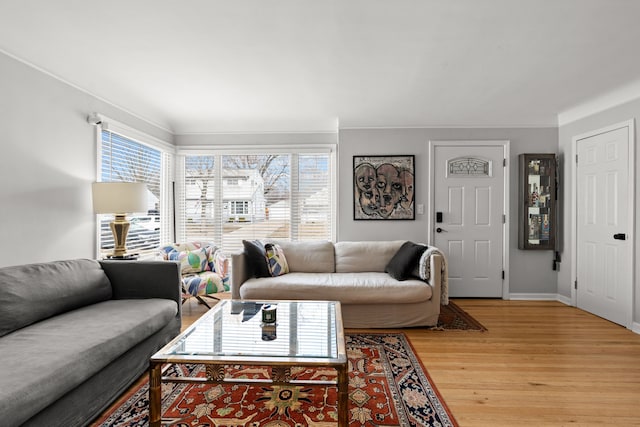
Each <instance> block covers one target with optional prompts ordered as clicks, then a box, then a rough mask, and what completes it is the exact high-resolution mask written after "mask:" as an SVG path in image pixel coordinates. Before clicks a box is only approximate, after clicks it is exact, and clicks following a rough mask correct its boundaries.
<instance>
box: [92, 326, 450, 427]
mask: <svg viewBox="0 0 640 427" xmlns="http://www.w3.org/2000/svg"><path fill="white" fill-rule="evenodd" d="M346 341H347V356H348V359H349V420H350V421H349V426H350V427H353V426H438V427H447V426H452V427H453V426H457V425H458V424H457V423H456V421H455V419H454V417H453V416H452V415H451V413H450V411H449V410H448V408H447V406H446V405H445V403H444V401H443V400H442V398H441V397H440V395H439V393H438V391H437V390H436V388H435V385H434V384H433V382H432V380H431V378H430V377H429V375H428V373H427V371H426V369H425V368H424V367H423V366H422V363H421V362H420V360H419V359H418V358H417V357H416V355H415V353H414V351H413V349H412V347H411V344H410V343H409V341H408V340H407V338H406V336H405V335H404V334H403V333H387V334H347V335H346ZM293 373H294V370H292V374H293ZM295 374H296V375H298V376H299V377H300V378H303V377H304V378H314V379H331V378H334V377H335V372H334V371H332V370H330V369H326V370H323V369H320V368H317V369H308V368H300V369H299V370H298V372H295ZM167 375H175V376H187V375H202V376H204V368H203V366H202V365H186V366H182V367H175V366H172V367H171V368H170V370H169V372H167ZM227 375H232V376H245V377H248V378H263V377H265V376H267V375H268V372H266V371H265V369H264V368H259V367H248V366H231V367H229V370H228V372H227ZM162 422H163V426H179V427H195V426H208V427H222V426H225V427H226V426H247V427H303V426H309V427H328V426H332V427H333V426H337V425H338V424H337V389H336V387H335V386H333V387H307V386H302V387H301V386H286V387H285V386H265V385H252V386H247V385H239V384H225V385H218V384H184V383H163V385H162ZM93 425H94V426H100V427H107V426H109V427H111V426H119V427H124V426H144V425H148V382H147V381H145V382H144V383H142V384H141V385H140V386H139V387H138V388H137V389H134V390H133V391H131V392H130V395H129V396H127V397H126V398H125V399H124V401H123V403H122V404H121V405H119V406H118V407H116V408H113V409H112V410H111V411H110V412H107V413H106V414H104V415H103V416H102V417H101V418H100V419H99V420H98V421H97V423H95V424H93Z"/></svg>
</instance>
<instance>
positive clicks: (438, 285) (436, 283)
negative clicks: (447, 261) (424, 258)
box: [426, 254, 443, 304]
mask: <svg viewBox="0 0 640 427" xmlns="http://www.w3.org/2000/svg"><path fill="white" fill-rule="evenodd" d="M429 262H430V263H431V274H430V276H429V278H428V279H427V280H426V282H427V283H428V284H429V285H431V288H432V289H433V291H432V292H433V295H432V296H431V299H432V300H433V301H434V302H435V303H437V304H440V299H441V295H442V262H443V258H442V255H439V254H432V255H431V256H429Z"/></svg>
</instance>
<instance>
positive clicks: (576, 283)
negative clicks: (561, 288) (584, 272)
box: [573, 280, 578, 289]
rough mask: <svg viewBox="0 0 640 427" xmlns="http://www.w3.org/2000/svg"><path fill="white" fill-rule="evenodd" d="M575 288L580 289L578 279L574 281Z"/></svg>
mask: <svg viewBox="0 0 640 427" xmlns="http://www.w3.org/2000/svg"><path fill="white" fill-rule="evenodd" d="M573 289H578V281H577V280H576V281H575V282H573Z"/></svg>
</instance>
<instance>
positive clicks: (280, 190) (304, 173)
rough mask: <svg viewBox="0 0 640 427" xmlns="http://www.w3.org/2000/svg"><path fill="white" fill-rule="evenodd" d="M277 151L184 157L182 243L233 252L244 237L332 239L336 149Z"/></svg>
mask: <svg viewBox="0 0 640 427" xmlns="http://www.w3.org/2000/svg"><path fill="white" fill-rule="evenodd" d="M265 151H271V150H266V149H265V150H261V152H265ZM279 151H282V152H281V153H275V154H257V153H250V152H249V153H247V152H239V153H238V154H229V153H216V152H215V151H212V153H211V154H200V153H193V154H192V153H190V152H189V151H187V150H185V151H183V152H180V153H179V156H178V161H177V172H178V178H177V185H176V190H177V191H176V201H177V203H176V205H177V210H176V211H177V221H176V222H177V235H178V236H179V238H178V240H180V241H194V240H210V241H214V242H215V243H216V244H218V245H220V246H222V248H223V249H224V250H226V251H228V252H235V251H238V250H240V249H241V248H242V240H244V239H283V240H316V239H324V240H333V236H334V233H335V224H334V222H335V218H334V215H333V212H334V207H333V194H334V188H333V186H334V184H333V182H334V181H333V167H334V161H333V158H334V154H333V152H332V150H331V149H323V150H320V152H308V150H296V149H291V148H288V149H287V148H281V149H280V150H279ZM182 183H183V184H182Z"/></svg>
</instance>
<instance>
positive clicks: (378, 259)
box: [231, 240, 448, 328]
mask: <svg viewBox="0 0 640 427" xmlns="http://www.w3.org/2000/svg"><path fill="white" fill-rule="evenodd" d="M261 243H274V242H261ZM275 243H277V244H278V245H279V246H280V247H281V249H282V251H283V253H284V256H285V259H286V261H287V264H288V267H289V271H290V272H289V273H287V274H283V275H280V276H276V277H254V276H255V268H253V267H254V266H252V263H255V258H254V257H253V256H252V255H251V254H250V253H248V252H247V251H244V252H241V253H236V254H232V255H231V268H232V270H231V294H232V298H234V299H249V300H264V299H274V300H334V301H340V303H341V306H342V318H343V323H344V326H345V327H346V328H398V327H407V326H434V325H436V324H437V322H438V316H439V314H440V305H441V304H448V294H447V271H446V260H445V258H444V256H443V255H442V253H441V252H440V251H439V250H437V248H433V247H428V249H427V250H425V251H424V253H422V255H421V256H420V257H419V259H417V260H416V261H415V263H414V264H412V265H410V266H409V267H408V269H409V270H410V274H408V279H407V280H396V279H395V278H393V277H391V275H390V274H388V273H387V272H385V270H386V269H387V267H388V265H389V264H390V261H391V260H392V258H394V256H395V254H396V253H397V252H398V251H399V249H400V248H401V246H403V244H404V243H405V241H403V240H397V241H378V242H375V241H370V242H364V241H363V242H337V243H335V244H334V243H332V242H328V241H313V242H287V241H276V242H275Z"/></svg>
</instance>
